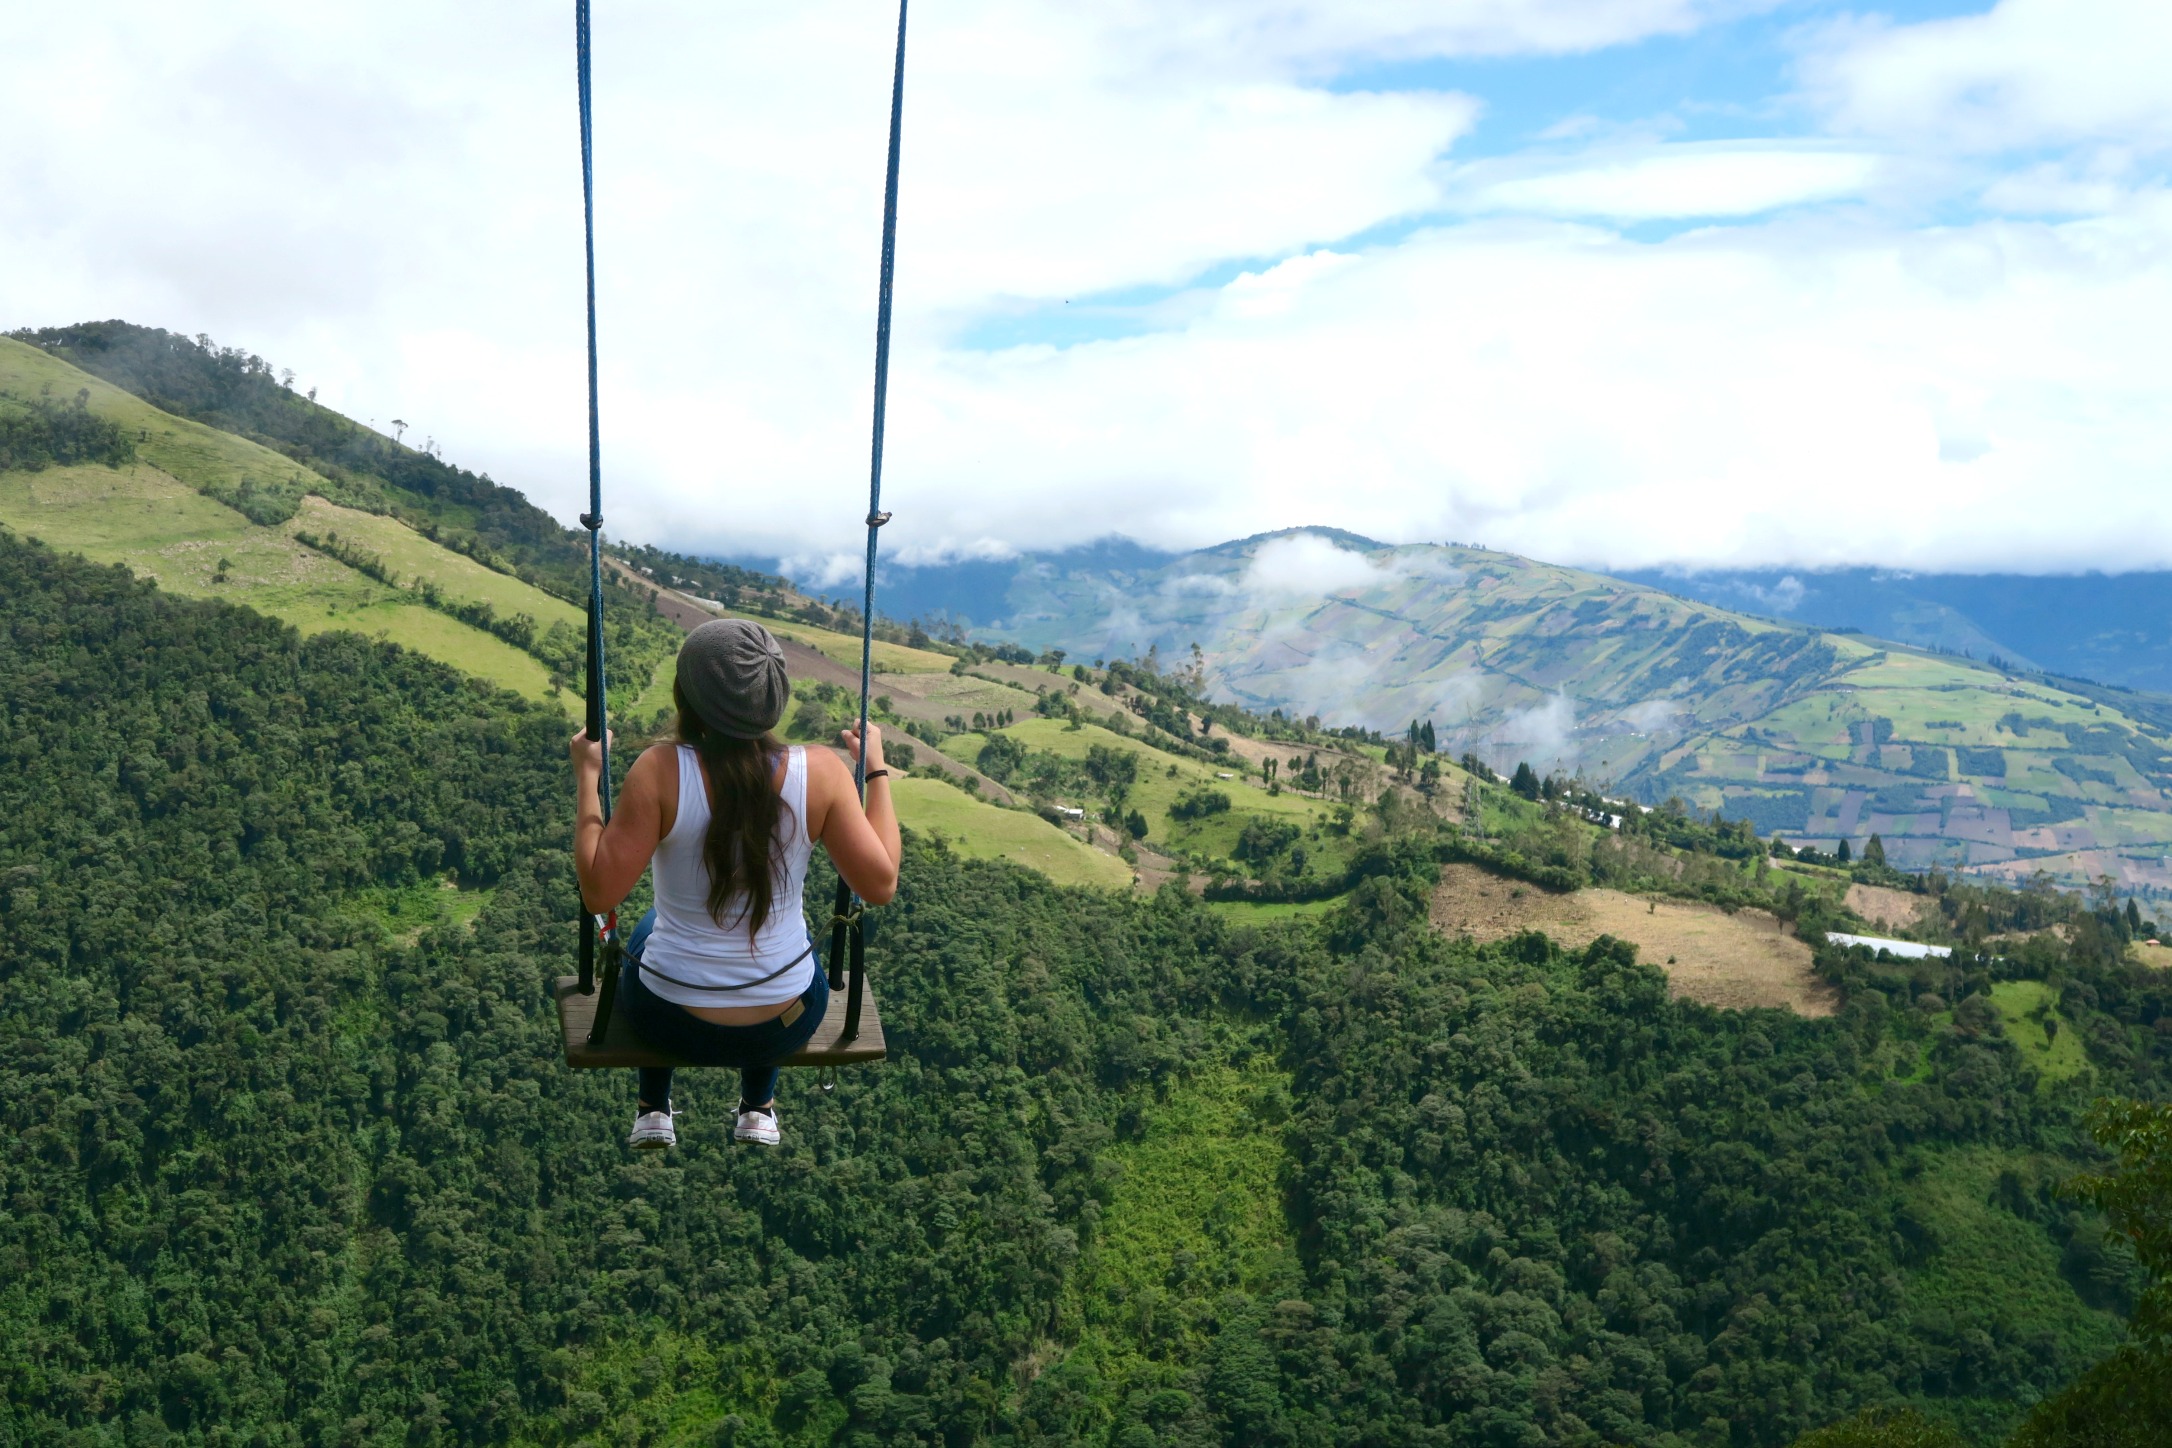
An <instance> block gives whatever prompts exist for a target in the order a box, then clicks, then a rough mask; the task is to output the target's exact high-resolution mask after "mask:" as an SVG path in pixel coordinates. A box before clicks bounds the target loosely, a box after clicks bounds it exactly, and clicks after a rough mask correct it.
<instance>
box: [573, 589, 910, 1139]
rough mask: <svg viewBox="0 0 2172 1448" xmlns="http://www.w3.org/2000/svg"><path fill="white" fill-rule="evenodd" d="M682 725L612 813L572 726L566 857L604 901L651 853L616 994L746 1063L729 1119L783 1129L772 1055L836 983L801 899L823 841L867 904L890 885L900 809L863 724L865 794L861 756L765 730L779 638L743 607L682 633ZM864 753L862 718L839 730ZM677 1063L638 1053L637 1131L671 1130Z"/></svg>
mask: <svg viewBox="0 0 2172 1448" xmlns="http://www.w3.org/2000/svg"><path fill="white" fill-rule="evenodd" d="M671 697H672V702H673V703H674V704H675V705H677V707H678V711H679V717H678V726H677V728H676V730H675V731H674V737H673V738H672V739H670V740H667V741H665V742H664V743H660V744H657V745H656V746H654V747H653V748H650V749H648V750H646V751H645V752H643V754H642V755H641V757H640V758H639V759H637V760H635V761H634V765H633V768H632V769H630V770H628V771H627V774H626V786H625V789H624V790H623V791H622V792H621V793H620V795H619V798H618V808H617V810H616V811H615V812H614V813H613V814H612V816H611V822H610V823H609V824H608V825H606V824H605V823H604V821H603V806H602V802H601V801H600V799H599V798H598V795H597V781H598V779H599V777H600V776H601V774H602V770H603V757H602V756H603V751H602V750H601V749H600V748H599V747H597V745H596V744H594V743H593V742H592V741H590V739H589V737H588V733H587V731H586V730H583V731H582V732H581V733H579V734H576V735H574V736H573V741H572V744H571V746H570V752H571V754H572V756H573V766H574V790H575V795H574V826H573V864H574V868H575V869H576V870H577V871H578V872H579V874H580V878H581V895H582V898H583V899H584V900H586V902H587V904H588V908H589V909H590V910H592V911H595V912H597V913H599V914H601V913H603V912H605V911H608V910H611V909H614V908H616V907H617V905H618V903H619V902H620V901H622V900H624V899H625V898H626V895H627V893H628V892H629V891H631V890H632V889H633V887H634V885H635V883H636V882H637V881H639V880H640V878H641V872H642V871H643V870H646V869H647V868H648V867H649V862H650V860H651V859H654V861H655V862H656V879H655V893H656V906H655V908H654V909H652V910H650V911H649V912H648V914H646V915H644V916H643V917H642V918H641V923H640V924H639V925H638V926H636V927H635V928H634V933H633V936H632V938H631V939H630V940H628V941H627V943H626V964H625V969H624V974H623V975H622V976H621V978H620V982H619V990H618V1006H617V1008H618V1009H619V1010H621V1011H623V1012H625V1013H626V1019H627V1022H628V1024H630V1025H631V1026H632V1027H633V1028H634V1031H635V1033H636V1034H638V1035H639V1036H640V1037H641V1038H642V1039H643V1040H644V1041H646V1042H647V1043H648V1044H649V1045H650V1046H651V1047H653V1048H654V1049H656V1050H658V1051H660V1052H663V1053H665V1054H667V1055H672V1056H676V1057H678V1058H680V1059H681V1060H683V1061H687V1062H689V1063H692V1064H695V1065H701V1066H736V1067H738V1068H739V1081H740V1086H739V1120H738V1123H737V1124H736V1125H735V1126H734V1127H733V1128H732V1136H733V1138H734V1139H735V1140H739V1141H754V1142H760V1143H762V1144H764V1145H767V1146H774V1145H776V1144H777V1141H778V1132H777V1100H776V1097H777V1063H778V1062H780V1061H782V1060H784V1059H785V1058H786V1057H788V1056H790V1055H792V1054H793V1053H794V1052H796V1051H798V1050H799V1049H800V1048H801V1047H802V1046H804V1045H806V1044H807V1042H808V1041H809V1040H810V1039H811V1038H812V1037H813V1036H814V1033H815V1028H816V1027H818V1026H820V1025H821V1024H822V1016H823V1013H824V1011H825V1010H827V1009H828V1007H829V999H830V991H829V984H828V982H827V981H826V980H825V979H824V977H823V973H822V968H821V962H820V960H819V959H818V958H817V957H816V955H815V948H814V942H813V941H812V940H811V939H810V938H809V937H808V934H807V921H806V917H805V915H804V914H803V913H802V910H801V904H800V894H801V887H802V886H803V885H804V884H805V882H806V879H807V861H808V858H809V856H810V855H811V853H812V852H813V849H814V845H815V843H816V842H817V841H819V842H820V843H821V845H822V848H823V849H825V850H827V851H829V856H830V863H831V864H833V865H835V866H836V867H837V873H838V874H839V875H840V876H842V877H843V878H844V881H845V883H846V884H848V885H850V886H851V887H852V888H853V889H854V890H855V891H857V892H858V893H859V896H860V898H861V899H863V900H865V901H867V902H868V903H870V904H873V905H882V904H886V903H888V901H889V900H890V898H891V897H892V896H893V895H895V894H896V893H897V872H898V860H899V857H900V855H901V853H902V851H901V846H900V844H899V841H898V830H897V813H896V811H895V810H894V809H893V808H892V807H891V803H890V781H889V771H888V770H887V769H885V768H883V763H882V735H881V732H880V731H879V730H877V729H876V728H875V727H874V726H873V725H872V724H870V725H868V727H867V807H866V809H865V810H864V811H863V810H862V809H861V806H860V799H859V795H858V793H857V791H856V790H855V789H854V788H853V781H852V768H851V766H850V765H848V764H846V763H845V761H844V760H843V759H842V758H840V757H839V756H838V755H836V754H834V753H832V752H831V751H829V750H826V749H816V750H809V749H805V748H801V747H800V746H798V745H794V746H792V747H790V748H787V747H786V746H785V745H784V743H783V742H782V741H781V740H779V739H778V738H777V737H776V735H775V734H774V733H772V732H771V731H772V730H774V729H775V728H776V727H777V721H778V720H780V719H781V718H783V717H784V708H785V705H786V703H787V702H788V701H789V700H790V698H791V686H790V684H789V683H788V681H787V680H786V678H785V673H784V651H783V650H782V649H780V648H779V647H778V646H777V641H776V640H775V639H774V638H772V637H771V636H770V633H769V630H767V629H765V628H763V627H762V626H761V625H760V624H757V623H752V622H749V621H748V620H746V619H715V620H712V621H710V622H708V623H705V624H703V625H702V626H701V627H699V628H697V629H695V630H694V631H693V632H692V633H690V634H688V635H687V638H686V642H685V644H683V645H682V646H681V647H680V649H679V665H678V678H677V679H676V681H674V683H673V684H672V687H671ZM838 743H839V745H840V746H841V747H842V748H843V749H845V750H846V751H847V752H848V753H850V754H852V755H853V756H855V757H857V755H858V753H859V749H860V735H859V730H858V729H857V728H854V729H848V730H846V731H845V732H844V733H843V734H841V735H839V736H838ZM671 1117H672V1111H671V1070H670V1068H669V1067H649V1066H644V1067H642V1068H641V1095H640V1100H639V1103H638V1105H637V1107H636V1109H635V1113H634V1126H633V1133H632V1135H631V1136H629V1137H628V1138H627V1140H628V1143H629V1144H630V1145H632V1146H633V1147H635V1148H637V1149H642V1150H661V1149H662V1148H664V1147H668V1146H671V1145H673V1144H674V1143H676V1141H677V1140H678V1136H677V1133H676V1132H674V1131H673V1129H672V1124H671Z"/></svg>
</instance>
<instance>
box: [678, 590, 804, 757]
mask: <svg viewBox="0 0 2172 1448" xmlns="http://www.w3.org/2000/svg"><path fill="white" fill-rule="evenodd" d="M679 690H680V692H681V693H683V694H684V695H685V696H686V702H687V703H688V704H689V705H691V706H692V708H693V710H694V713H695V714H696V715H697V716H699V718H700V719H701V722H702V723H703V724H706V725H707V726H708V727H709V728H711V729H714V730H715V731H716V732H717V733H719V734H721V735H723V736H724V737H725V738H727V739H759V738H761V737H762V736H763V735H764V734H766V733H768V732H769V731H770V730H772V729H774V728H776V727H777V721H778V720H779V719H782V718H783V717H784V706H785V704H786V703H788V702H789V701H790V700H791V697H792V686H791V684H790V683H789V682H787V680H786V679H785V677H784V650H783V649H781V648H779V647H778V646H777V641H776V639H774V638H772V637H771V636H770V632H769V630H768V629H766V628H763V627H762V626H761V625H760V624H758V623H754V622H752V621H751V620H748V619H743V618H714V619H711V620H709V622H707V623H705V624H703V625H702V626H701V627H700V628H697V629H695V630H694V631H693V632H692V633H690V634H688V635H687V636H686V642H685V643H683V644H681V645H679Z"/></svg>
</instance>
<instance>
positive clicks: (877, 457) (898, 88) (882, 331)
mask: <svg viewBox="0 0 2172 1448" xmlns="http://www.w3.org/2000/svg"><path fill="white" fill-rule="evenodd" d="M906 3H907V0H898V4H897V68H896V71H895V72H894V73H893V75H892V76H891V79H890V172H889V177H888V180H887V181H886V182H885V183H884V186H883V192H882V286H881V290H880V292H879V293H878V295H877V300H876V304H875V439H874V450H873V453H874V455H873V460H872V461H871V463H870V464H869V467H868V482H867V575H866V580H865V587H864V588H863V590H862V592H861V597H860V757H859V759H858V761H857V762H856V763H855V764H854V765H853V771H852V773H853V781H854V783H855V784H856V785H857V787H858V788H859V791H860V798H861V800H862V801H863V802H864V801H865V800H866V798H867V697H868V692H869V690H870V688H871V687H872V685H873V683H874V659H875V545H876V540H877V539H878V538H879V537H880V536H881V531H882V525H883V524H885V523H887V522H889V521H890V515H889V514H888V513H885V512H883V511H882V428H883V418H884V414H885V413H886V411H887V409H888V406H889V401H890V280H891V276H892V274H893V273H894V272H895V271H896V268H897V163H898V143H899V139H900V137H901V135H902V134H903V131H904V121H905V6H906Z"/></svg>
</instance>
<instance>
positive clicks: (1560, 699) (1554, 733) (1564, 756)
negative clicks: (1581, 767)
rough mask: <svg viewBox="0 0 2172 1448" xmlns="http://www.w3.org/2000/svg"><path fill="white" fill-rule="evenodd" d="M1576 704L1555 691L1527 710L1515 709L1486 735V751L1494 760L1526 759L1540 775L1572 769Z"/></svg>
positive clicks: (1574, 758)
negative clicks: (1557, 770)
mask: <svg viewBox="0 0 2172 1448" xmlns="http://www.w3.org/2000/svg"><path fill="white" fill-rule="evenodd" d="M1575 736H1576V705H1575V704H1574V703H1572V702H1571V701H1570V699H1569V696H1568V695H1567V694H1555V695H1553V696H1551V697H1550V698H1548V699H1546V700H1544V701H1543V702H1541V703H1537V704H1533V705H1532V706H1531V707H1530V708H1528V709H1518V710H1516V711H1515V712H1514V713H1512V714H1510V715H1509V716H1508V717H1507V718H1506V719H1504V720H1502V721H1501V722H1500V723H1499V724H1498V725H1496V726H1495V727H1494V729H1493V731H1492V732H1491V733H1490V734H1488V735H1487V737H1486V743H1487V745H1488V753H1489V754H1490V755H1491V756H1492V757H1493V758H1494V759H1495V760H1497V761H1503V762H1505V761H1508V760H1516V761H1528V762H1529V763H1530V764H1531V765H1532V767H1533V768H1535V769H1537V770H1538V772H1539V773H1541V774H1550V773H1552V772H1553V771H1554V770H1556V769H1569V770H1573V769H1575V768H1576V759H1577V749H1576V742H1575Z"/></svg>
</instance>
